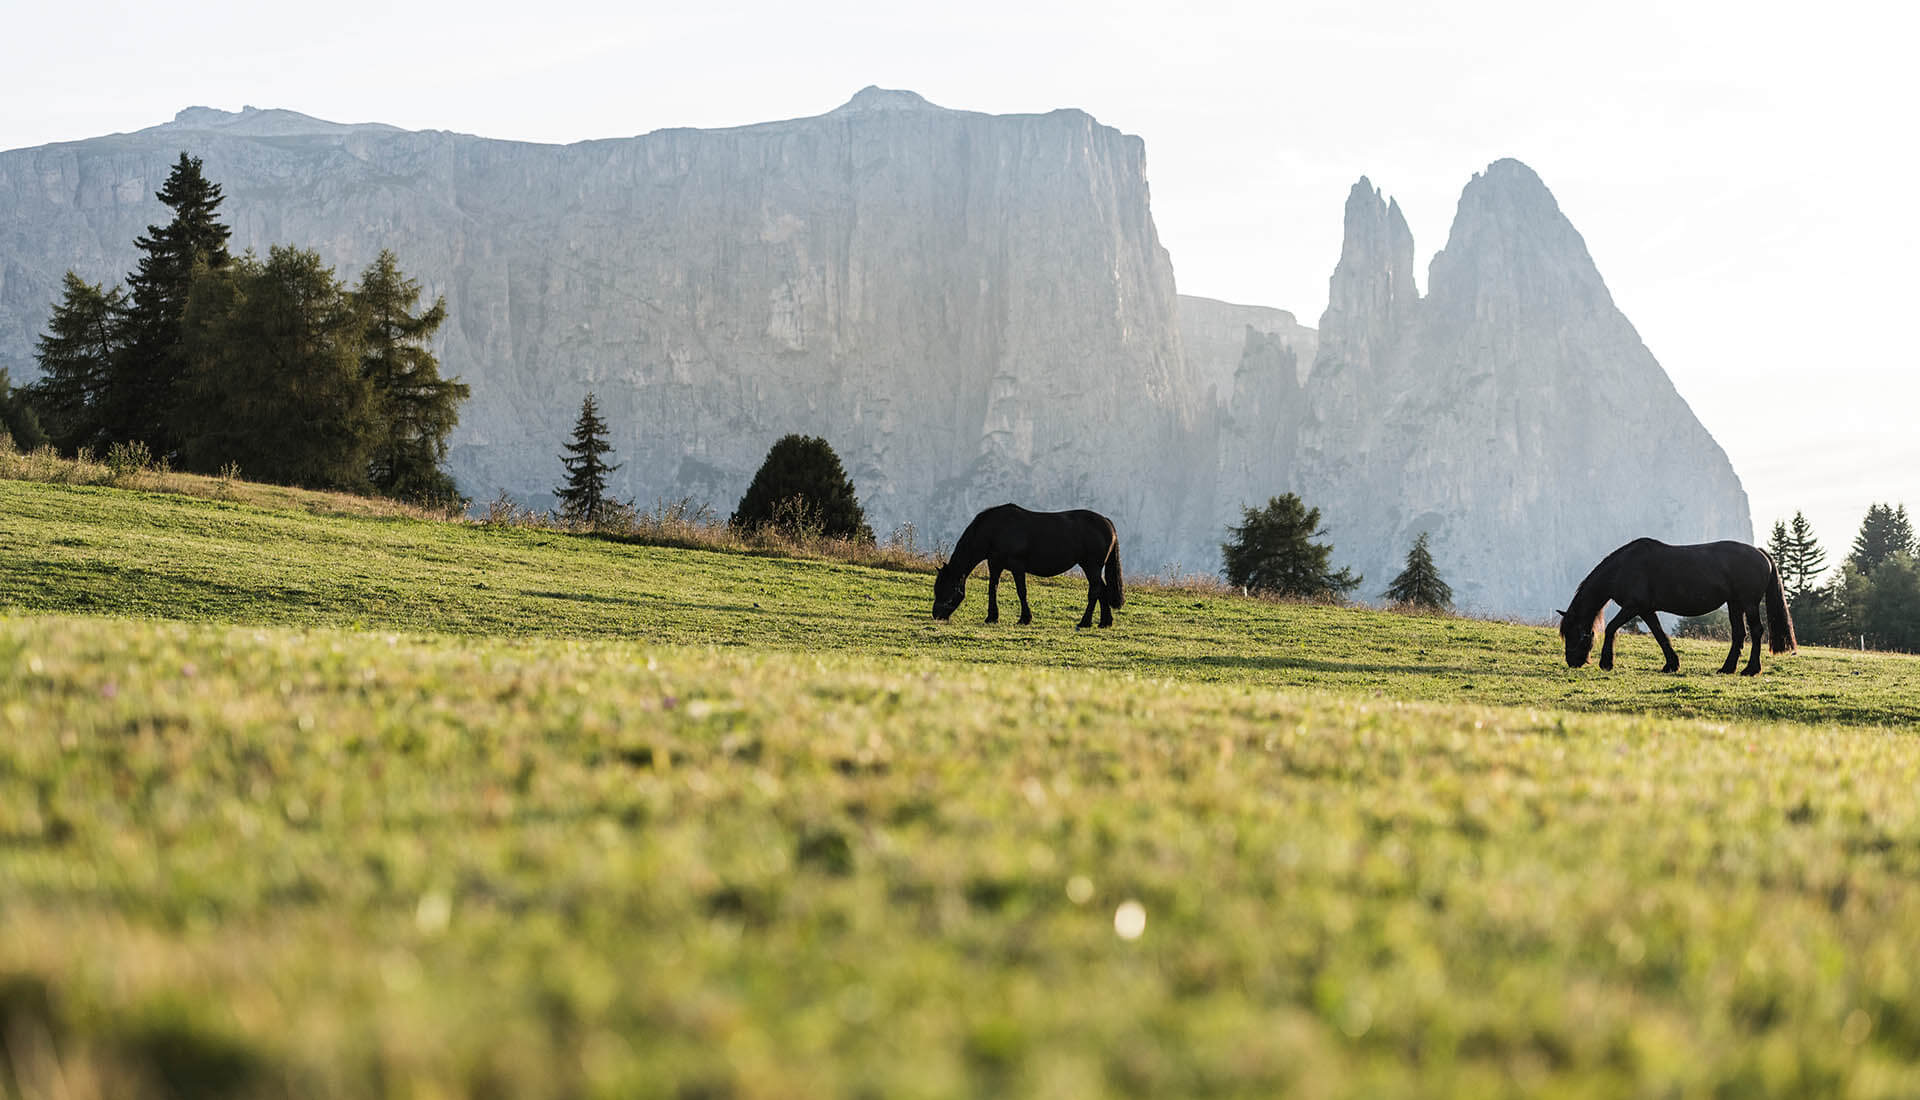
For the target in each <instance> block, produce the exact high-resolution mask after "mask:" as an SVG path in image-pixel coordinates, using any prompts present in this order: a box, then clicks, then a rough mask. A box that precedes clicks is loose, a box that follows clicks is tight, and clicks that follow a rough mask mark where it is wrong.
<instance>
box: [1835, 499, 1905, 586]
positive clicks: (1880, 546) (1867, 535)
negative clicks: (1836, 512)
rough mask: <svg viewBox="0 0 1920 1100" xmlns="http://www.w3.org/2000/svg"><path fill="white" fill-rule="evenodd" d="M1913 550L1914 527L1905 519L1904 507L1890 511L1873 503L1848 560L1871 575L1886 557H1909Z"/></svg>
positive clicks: (1890, 509) (1862, 522) (1886, 507)
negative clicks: (1897, 555) (1907, 555)
mask: <svg viewBox="0 0 1920 1100" xmlns="http://www.w3.org/2000/svg"><path fill="white" fill-rule="evenodd" d="M1913 550H1914V546H1913V524H1912V522H1911V521H1909V520H1908V519H1907V506H1906V505H1904V504H1902V505H1901V506H1900V507H1898V508H1893V507H1890V506H1888V505H1885V504H1874V505H1870V506H1869V507H1868V508H1867V518H1866V519H1865V520H1862V521H1861V523H1860V533H1859V534H1858V535H1856V536H1855V537H1854V540H1853V553H1852V554H1850V555H1848V558H1847V560H1849V561H1851V562H1852V563H1853V564H1854V566H1855V567H1856V568H1858V569H1859V570H1860V572H1862V573H1872V572H1873V571H1874V569H1875V568H1876V567H1878V566H1879V565H1880V563H1881V562H1884V561H1886V560H1887V559H1888V558H1891V557H1893V556H1895V555H1896V554H1911V553H1913Z"/></svg>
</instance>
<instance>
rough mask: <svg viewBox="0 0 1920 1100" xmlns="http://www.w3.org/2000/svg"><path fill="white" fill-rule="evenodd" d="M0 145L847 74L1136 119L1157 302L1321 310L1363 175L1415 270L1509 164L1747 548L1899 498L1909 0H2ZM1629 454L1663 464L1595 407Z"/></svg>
mask: <svg viewBox="0 0 1920 1100" xmlns="http://www.w3.org/2000/svg"><path fill="white" fill-rule="evenodd" d="M0 27H3V28H4V37H0V76H3V77H4V80H5V82H6V87H7V89H8V90H7V91H6V92H5V94H4V97H0V149H13V148H20V147H23V146H31V145H39V144H43V143H46V142H52V141H62V140H74V139H79V138H83V137H91V136H96V135H99V134H104V133H110V132H114V131H119V130H135V129H140V128H142V127H145V126H150V125H153V124H155V123H159V122H164V121H166V120H167V119H169V118H171V117H172V116H173V113H174V112H175V111H177V110H179V109H180V108H182V107H186V106H189V105H206V106H212V107H219V108H223V109H227V110H238V109H239V108H240V107H242V106H244V105H249V104H251V105H253V106H257V107H285V108H289V109H292V110H297V111H302V112H305V113H307V114H310V115H316V116H318V117H321V118H326V119H332V120H334V121H339V122H366V121H376V122H387V123H391V124H394V125H398V126H403V127H406V128H409V129H445V130H458V131H463V132H467V133H473V134H480V135H483V136H487V137H497V138H513V139H518V140H525V141H543V142H569V141H577V140H581V139H585V138H601V137H619V136H626V135H631V134H639V133H645V132H647V131H650V130H655V129H660V128H663V127H672V126H694V127H712V126H733V125H741V124H745V123H752V122H761V121H767V120H771V119H779V118H793V117H798V116H803V115H812V114H819V113H821V112H824V111H828V110H831V109H832V108H834V107H836V106H838V105H840V104H841V103H843V102H845V101H846V100H847V99H848V98H849V97H851V96H852V94H853V93H854V92H855V91H857V90H859V89H860V88H862V87H864V86H866V85H868V84H878V85H881V86H882V87H889V88H907V89H911V90H913V91H916V92H919V93H920V94H921V95H924V96H925V97H927V98H928V99H930V100H932V101H933V102H935V103H938V104H941V105H943V106H947V107H955V108H961V109H967V110H976V111H987V112H993V113H1009V112H1039V111H1047V110H1051V109H1053V108H1056V107H1079V108H1082V109H1085V110H1087V111H1089V112H1091V113H1092V114H1093V115H1094V116H1095V117H1097V118H1098V119H1099V120H1100V121H1101V122H1103V123H1106V124H1107V125H1110V126H1114V127H1116V128H1118V129H1121V130H1124V131H1126V132H1128V133H1132V134H1138V135H1140V136H1141V137H1142V138H1144V139H1145V140H1146V145H1147V158H1148V168H1147V170H1148V176H1149V181H1150V183H1151V184H1152V188H1153V213H1154V219H1155V222H1156V223H1157V225H1158V226H1159V230H1160V235H1161V240H1162V242H1163V243H1164V244H1165V245H1166V247H1167V249H1168V251H1169V252H1170V253H1171V254H1172V257H1173V264H1174V271H1175V275H1176V277H1177V279H1178V282H1179V287H1180V290H1181V292H1182V293H1186V294H1202V295H1207V296H1209V297H1216V298H1224V299H1228V300H1230V301H1237V302H1246V303H1255V304H1260V305H1270V306H1278V307H1280V308H1283V309H1288V310H1291V311H1293V312H1294V313H1295V314H1297V315H1298V316H1299V317H1300V319H1301V320H1302V321H1304V322H1306V323H1308V324H1317V323H1318V321H1319V316H1320V312H1321V310H1322V309H1324V308H1325V305H1326V298H1327V278H1328V276H1329V275H1330V274H1331V273H1332V270H1333V265H1334V261H1335V260H1336V259H1338V257H1339V252H1340V229H1341V206H1342V203H1343V202H1344V200H1345V197H1346V193H1347V189H1348V188H1349V187H1350V186H1352V184H1353V182H1354V180H1355V179H1357V178H1358V177H1359V176H1361V175H1366V176H1368V177H1369V178H1371V179H1372V181H1373V182H1374V183H1375V184H1376V185H1378V186H1379V187H1380V188H1381V189H1382V190H1383V191H1384V192H1386V193H1387V194H1390V195H1393V196H1395V197H1397V198H1398V199H1399V201H1400V205H1401V207H1402V208H1403V209H1404V210H1405V212H1406V215H1407V219H1408V221H1409V222H1410V223H1411V225H1412V227H1413V232H1414V239H1415V243H1416V246H1417V248H1418V250H1419V257H1420V265H1421V277H1420V285H1421V289H1422V290H1423V291H1424V290H1425V286H1426V279H1425V264H1426V262H1427V260H1428V259H1430V258H1431V256H1432V254H1433V252H1434V251H1435V250H1437V249H1439V248H1440V247H1442V246H1443V245H1444V244H1445V243H1446V234H1447V229H1448V226H1449V224H1450V222H1451V220H1452V217H1453V208H1454V204H1455V201H1456V200H1457V199H1458V197H1459V193H1460V189H1461V188H1462V187H1463V186H1465V184H1466V182H1467V180H1468V179H1469V178H1470V177H1471V176H1472V174H1473V173H1474V172H1476V171H1479V170H1481V169H1482V168H1484V167H1485V166H1486V165H1487V164H1488V163H1490V162H1492V161H1494V160H1496V159H1498V158H1500V157H1504V156H1512V157H1517V158H1519V159H1520V160H1522V161H1524V162H1526V163H1527V164H1529V165H1531V166H1532V167H1533V169H1534V170H1535V171H1536V172H1538V173H1539V174H1540V177H1541V179H1543V180H1544V181H1545V182H1546V184H1547V186H1548V187H1549V188H1551V189H1552V191H1553V192H1554V194H1555V196H1556V197H1557V198H1558V199H1559V201H1560V205H1561V208H1562V209H1563V210H1564V211H1565V212H1566V213H1567V215H1568V216H1569V217H1570V218H1571V219H1572V221H1573V223H1574V225H1575V226H1576V227H1577V228H1578V229H1579V230H1580V232H1581V233H1582V235H1583V236H1585V238H1586V241H1587V247H1588V249H1589V250H1590V251H1591V252H1592V253H1593V256H1594V259H1595V260H1596V261H1597V262H1598V264H1599V267H1600V272H1601V274H1602V275H1603V276H1604V277H1605V278H1606V281H1607V285H1608V286H1609V287H1610V288H1611V289H1612V291H1613V295H1614V298H1615V300H1616V301H1617V302H1618V303H1619V305H1620V307H1621V308H1622V309H1623V310H1624V311H1625V312H1626V314H1627V316H1628V318H1629V319H1631V320H1632V321H1633V323H1634V325H1635V326H1636V327H1637V328H1638V329H1639V330H1640V335H1641V337H1642V338H1643V339H1644V340H1645V341H1646V343H1647V345H1648V347H1649V348H1651V349H1652V351H1653V353H1654V355H1655V356H1656V357H1657V358H1658V359H1659V360H1660V362H1661V365H1662V366H1664V367H1665V368H1666V370H1667V373H1668V374H1669V375H1670V376H1671V377H1672V378H1673V380H1674V384H1675V385H1676V386H1677V387H1678V388H1679V390H1680V393H1681V394H1682V395H1683V396H1684V397H1685V398H1686V399H1687V401H1688V402H1689V403H1690V404H1691V405H1692V406H1693V409H1694V412H1695V414H1696V415H1698V416H1699V417H1700V419H1701V421H1702V422H1703V423H1705V424H1706V426H1707V428H1708V430H1709V431H1711V432H1712V433H1713V435H1714V437H1715V438H1716V439H1718V440H1719V441H1720V443H1721V445H1722V446H1723V447H1725V448H1726V450H1727V453H1728V455H1729V457H1730V458H1731V459H1732V461H1733V466H1734V469H1735V470H1736V471H1737V472H1738V473H1739V475H1740V477H1741V480H1742V482H1743V483H1744V484H1745V486H1746V489H1747V493H1748V497H1749V499H1750V501H1751V503H1752V506H1753V518H1754V526H1755V529H1756V530H1755V537H1756V538H1757V539H1759V540H1761V541H1762V542H1764V541H1765V539H1766V536H1767V531H1768V529H1769V528H1770V527H1771V525H1772V522H1773V520H1775V519H1780V518H1787V517H1790V516H1791V515H1792V514H1793V511H1794V510H1795V509H1796V508H1797V509H1801V510H1804V511H1805V512H1806V513H1807V517H1808V519H1810V520H1811V521H1812V522H1813V524H1814V528H1815V531H1816V532H1817V533H1818V534H1819V536H1820V537H1821V540H1822V542H1823V543H1824V544H1825V545H1826V546H1827V547H1828V551H1829V558H1830V559H1832V560H1834V561H1838V560H1839V559H1840V558H1841V557H1843V556H1844V554H1845V549H1846V547H1847V546H1848V545H1849V544H1850V543H1851V541H1852V538H1853V534H1854V532H1855V531H1856V530H1857V529H1858V527H1859V523H1860V519H1861V517H1862V515H1864V513H1865V511H1866V508H1867V505H1868V504H1870V503H1873V502H1876V501H1885V502H1904V503H1905V504H1906V505H1907V506H1908V509H1909V511H1914V512H1920V431H1916V430H1915V420H1916V411H1920V353H1916V351H1915V341H1916V336H1915V335H1914V334H1913V332H1912V325H1911V323H1910V321H1909V318H1910V317H1911V316H1912V315H1913V301H1914V297H1915V295H1914V291H1913V290H1912V289H1911V286H1910V283H1911V270H1912V269H1913V267H1914V265H1915V262H1916V253H1920V188H1916V186H1915V184H1916V175H1917V174H1920V173H1917V172H1916V168H1920V157H1917V156H1916V152H1915V150H1916V139H1915V135H1916V130H1917V129H1920V128H1917V127H1916V114H1917V113H1920V110H1917V109H1920V77H1916V75H1915V74H1916V72H1920V68H1917V67H1916V66H1915V64H1914V63H1913V61H1912V58H1911V54H1912V49H1913V45H1914V43H1915V42H1917V41H1920V7H1916V6H1915V5H1910V4H1898V3H1891V2H1880V3H1861V2H1855V0H1841V2H1838V3H1833V2H1829V3H1824V4H1819V5H1792V6H1787V5H1778V6H1774V5H1767V4H1756V3H1686V2H1679V0H1666V2H1647V0H1630V2H1626V3H1611V4H1604V5H1603V4H1551V3H1541V2H1540V0H1523V2H1482V0H1457V2H1454V3H1447V4H1434V3H1431V2H1422V0H1411V2H1409V0H1377V2H1372V3H1365V4H1355V3H1352V2H1350V0H1334V2H1329V3H1299V4H1296V3H1285V2H1265V3H1244V4H1238V3H1186V4H1170V3H1160V4H1145V3H1133V2H1124V0H1123V2H1101V3H1089V4H1085V5H1077V6H1060V5H1049V4H1045V3H1041V2H1034V0H1027V2H1020V3H1010V2H1005V0H981V2H970V3H966V4H951V5H945V6H941V7H937V8H936V7H933V6H924V5H912V4H901V3H898V2H897V0H896V2H889V3H878V2H875V3H836V2H832V0H822V2H819V3H815V4H792V3H762V2H754V3H741V4H726V3H704V4H699V3H688V4H683V5H673V6H665V5H660V4H655V3H647V2H644V0H643V2H642V3H639V4H634V3H631V2H630V0H621V2H617V3H615V2H610V3H577V2H569V0H548V2H544V3H540V4H526V3H524V0H515V2H513V3H498V2H493V0H479V2H462V3H449V2H446V0H408V2H404V3H395V2H393V0H381V2H378V3H369V2H366V0H339V2H336V3H332V4H328V5H322V6H318V7H315V6H312V5H304V6H300V7H297V8H293V7H289V8H288V9H287V11H286V13H285V14H282V13H281V11H280V10H279V6H278V5H270V4H261V3H259V2H258V0H245V2H240V0H221V2H209V3H197V4H196V3H191V2H186V3H175V4H154V3H150V2H146V0H139V2H132V3H98V2H92V0H77V2H72V3H64V4H48V3H42V2H40V0H0ZM1619 440H1620V446H1621V447H1623V448H1633V449H1637V450H1640V451H1643V452H1645V453H1646V454H1647V455H1648V461H1650V462H1657V461H1659V454H1658V451H1659V447H1660V441H1659V440H1657V439H1650V438H1647V437H1646V436H1645V435H1643V434H1641V433H1640V432H1639V431H1638V430H1637V427H1636V425H1633V424H1622V425H1620V430H1619Z"/></svg>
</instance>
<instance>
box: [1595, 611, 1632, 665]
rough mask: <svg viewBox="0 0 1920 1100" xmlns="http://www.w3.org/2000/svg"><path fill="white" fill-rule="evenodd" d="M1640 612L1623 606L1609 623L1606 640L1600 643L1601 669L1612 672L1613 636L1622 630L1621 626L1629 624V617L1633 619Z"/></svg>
mask: <svg viewBox="0 0 1920 1100" xmlns="http://www.w3.org/2000/svg"><path fill="white" fill-rule="evenodd" d="M1638 614H1640V613H1639V612H1638V611H1628V610H1627V609H1626V608H1624V607H1623V608H1621V609H1620V614H1618V615H1615V616H1614V617H1613V618H1612V620H1611V621H1609V622H1608V623H1607V638H1606V641H1604V642H1601V643H1600V671H1602V672H1610V671H1612V670H1613V636H1614V635H1615V634H1618V633H1619V632H1620V628H1621V627H1623V626H1625V625H1627V621H1628V620H1629V619H1632V618H1633V617H1634V616H1635V615H1638Z"/></svg>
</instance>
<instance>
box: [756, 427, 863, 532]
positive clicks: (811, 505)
mask: <svg viewBox="0 0 1920 1100" xmlns="http://www.w3.org/2000/svg"><path fill="white" fill-rule="evenodd" d="M727 522H728V523H731V524H732V525H733V526H735V527H739V528H743V529H746V530H752V529H754V528H757V527H766V526H774V527H784V528H787V529H788V531H789V533H791V534H798V533H801V530H800V529H801V528H817V529H818V532H819V533H820V534H822V535H825V536H827V537H828V538H841V539H857V540H860V541H863V542H872V541H873V529H872V528H871V527H869V526H867V514H866V511H865V510H864V509H862V508H861V507H860V499H859V497H858V495H857V494H856V493H855V491H854V487H853V479H851V478H849V477H848V476H847V471H846V468H845V467H844V466H842V465H841V464H840V456H839V455H837V454H835V453H834V451H833V447H832V446H830V445H829V444H828V443H827V441H826V440H824V439H821V438H819V437H818V436H811V435H788V436H783V437H782V438H781V439H780V440H778V441H777V442H775V443H774V445H773V446H772V447H770V448H768V449H767V457H766V460H765V461H764V462H762V463H761V464H760V469H759V470H758V471H757V472H756V473H755V474H754V475H753V481H752V483H750V484H749V485H748V486H747V491H746V493H745V494H743V495H742V496H741V497H740V505H739V507H737V508H735V509H734V512H733V516H732V517H731V518H730V519H728V521H727Z"/></svg>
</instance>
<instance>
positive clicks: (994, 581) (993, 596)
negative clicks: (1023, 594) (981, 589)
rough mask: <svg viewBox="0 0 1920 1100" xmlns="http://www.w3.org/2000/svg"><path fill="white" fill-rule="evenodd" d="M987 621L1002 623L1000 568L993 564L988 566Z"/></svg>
mask: <svg viewBox="0 0 1920 1100" xmlns="http://www.w3.org/2000/svg"><path fill="white" fill-rule="evenodd" d="M1022 602H1023V603H1024V602H1025V601H1022ZM987 621H988V622H990V623H997V622H999V621H1000V567H999V566H998V565H994V564H992V563H991V562H990V563H988V565H987Z"/></svg>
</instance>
